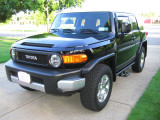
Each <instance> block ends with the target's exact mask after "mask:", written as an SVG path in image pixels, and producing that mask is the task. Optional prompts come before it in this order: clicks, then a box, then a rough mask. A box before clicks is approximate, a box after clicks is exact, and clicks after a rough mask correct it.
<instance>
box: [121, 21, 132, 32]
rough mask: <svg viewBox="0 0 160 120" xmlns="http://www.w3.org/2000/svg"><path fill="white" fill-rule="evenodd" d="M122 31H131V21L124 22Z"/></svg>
mask: <svg viewBox="0 0 160 120" xmlns="http://www.w3.org/2000/svg"><path fill="white" fill-rule="evenodd" d="M121 28H122V31H121V32H122V33H129V32H130V31H131V24H130V23H127V22H123V23H122V26H121Z"/></svg>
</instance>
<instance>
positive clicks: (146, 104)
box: [127, 69, 160, 120]
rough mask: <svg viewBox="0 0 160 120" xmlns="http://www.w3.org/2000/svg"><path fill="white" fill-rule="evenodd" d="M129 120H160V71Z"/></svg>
mask: <svg viewBox="0 0 160 120" xmlns="http://www.w3.org/2000/svg"><path fill="white" fill-rule="evenodd" d="M127 120H160V69H159V70H158V72H157V74H156V75H155V76H154V77H153V78H152V80H151V82H150V84H149V85H148V87H147V88H146V90H145V92H144V93H143V95H142V96H141V98H140V99H139V101H138V102H137V104H136V106H135V107H134V108H133V109H132V111H131V113H130V114H129V116H128V118H127Z"/></svg>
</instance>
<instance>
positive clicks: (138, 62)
mask: <svg viewBox="0 0 160 120" xmlns="http://www.w3.org/2000/svg"><path fill="white" fill-rule="evenodd" d="M142 59H144V61H143V60H142ZM142 61H143V63H142ZM144 64H145V48H144V47H143V46H142V48H141V51H140V53H139V54H138V55H137V56H136V59H135V64H134V65H132V70H133V71H134V72H141V71H142V70H143V68H144Z"/></svg>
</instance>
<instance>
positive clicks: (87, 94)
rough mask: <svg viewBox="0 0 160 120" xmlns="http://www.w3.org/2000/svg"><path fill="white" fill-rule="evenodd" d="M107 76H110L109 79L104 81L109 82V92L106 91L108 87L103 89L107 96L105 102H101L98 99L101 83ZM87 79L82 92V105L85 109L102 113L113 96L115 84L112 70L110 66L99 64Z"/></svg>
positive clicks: (86, 76)
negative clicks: (113, 85)
mask: <svg viewBox="0 0 160 120" xmlns="http://www.w3.org/2000/svg"><path fill="white" fill-rule="evenodd" d="M105 75H106V76H108V77H107V78H108V79H107V80H104V81H109V82H108V83H109V85H108V91H107V90H106V88H107V87H106V86H105V87H104V88H103V89H104V90H105V91H107V96H106V97H105V99H104V101H101V102H100V99H101V98H99V97H98V93H99V90H100V89H101V88H100V87H99V85H100V83H102V82H101V81H102V79H103V78H104V77H103V76H105ZM85 78H86V85H85V87H84V88H83V89H82V91H81V92H80V99H81V103H82V105H83V106H84V107H85V108H87V109H89V110H92V111H101V110H102V109H103V108H104V107H105V106H106V104H107V103H108V100H109V98H110V95H111V91H112V83H113V75H112V70H111V68H110V67H109V66H108V65H105V64H98V65H97V66H96V67H95V68H94V69H93V70H92V71H91V72H89V73H88V74H86V75H85ZM105 84H107V83H105ZM100 93H101V92H100ZM101 97H102V96H101ZM103 97H104V96H103Z"/></svg>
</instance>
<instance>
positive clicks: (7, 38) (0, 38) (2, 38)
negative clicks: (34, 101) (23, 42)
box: [0, 37, 21, 40]
mask: <svg viewBox="0 0 160 120" xmlns="http://www.w3.org/2000/svg"><path fill="white" fill-rule="evenodd" d="M19 39H21V38H18V37H16V38H9V37H0V40H19Z"/></svg>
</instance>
